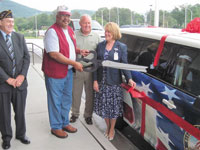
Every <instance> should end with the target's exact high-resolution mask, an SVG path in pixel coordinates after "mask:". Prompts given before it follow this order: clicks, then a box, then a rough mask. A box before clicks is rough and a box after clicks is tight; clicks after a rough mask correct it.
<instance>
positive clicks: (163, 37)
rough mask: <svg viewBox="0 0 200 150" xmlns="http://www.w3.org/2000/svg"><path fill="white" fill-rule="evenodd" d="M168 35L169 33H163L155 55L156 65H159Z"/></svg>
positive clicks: (154, 64)
mask: <svg viewBox="0 0 200 150" xmlns="http://www.w3.org/2000/svg"><path fill="white" fill-rule="evenodd" d="M167 36H168V35H163V36H162V38H161V39H160V44H159V46H158V50H157V52H156V56H155V59H154V63H153V66H154V67H156V66H157V65H158V62H159V59H160V55H161V53H162V50H163V48H164V44H165V40H166V38H167Z"/></svg>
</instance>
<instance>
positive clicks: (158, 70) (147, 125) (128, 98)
mask: <svg viewBox="0 0 200 150" xmlns="http://www.w3.org/2000/svg"><path fill="white" fill-rule="evenodd" d="M121 33H122V39H121V41H122V42H123V43H125V44H127V48H128V62H129V63H130V64H139V65H146V66H148V71H147V73H142V72H137V71H132V78H133V80H134V81H135V82H136V84H137V86H136V89H135V90H129V86H128V85H126V84H123V87H124V115H123V120H124V121H125V122H126V123H127V124H128V125H129V126H131V127H132V128H133V129H134V130H136V131H137V132H138V133H139V134H140V135H141V136H142V137H143V138H144V139H145V140H146V141H147V142H148V143H150V144H151V145H152V146H153V147H154V148H155V149H156V150H184V149H185V150H189V149H190V150H193V149H195V150H196V149H197V150H198V149H200V130H199V128H200V34H198V33H187V32H182V31H181V29H166V28H127V29H126V28H123V29H121ZM155 47H156V48H155ZM147 62H148V64H147ZM149 62H150V63H149ZM127 90H129V93H127ZM116 125H117V126H118V128H119V125H122V124H121V123H119V122H118V123H117V124H116ZM122 127H123V126H121V127H120V128H122Z"/></svg>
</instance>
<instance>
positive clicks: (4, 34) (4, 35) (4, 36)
mask: <svg viewBox="0 0 200 150" xmlns="http://www.w3.org/2000/svg"><path fill="white" fill-rule="evenodd" d="M0 31H1V33H2V35H3V38H4V40H6V35H7V34H6V33H5V32H4V31H2V30H0ZM11 34H12V32H11V33H9V34H8V35H10V36H9V37H11Z"/></svg>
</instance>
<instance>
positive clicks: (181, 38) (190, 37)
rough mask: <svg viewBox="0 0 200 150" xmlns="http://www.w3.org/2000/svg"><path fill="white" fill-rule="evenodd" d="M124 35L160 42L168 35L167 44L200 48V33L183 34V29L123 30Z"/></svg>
mask: <svg viewBox="0 0 200 150" xmlns="http://www.w3.org/2000/svg"><path fill="white" fill-rule="evenodd" d="M120 31H121V33H122V34H129V35H135V36H141V37H145V38H150V39H155V40H160V39H161V38H162V36H164V35H167V38H166V40H165V41H166V42H170V43H175V44H180V45H185V46H190V47H195V48H200V33H189V32H182V31H181V29H173V28H122V29H120Z"/></svg>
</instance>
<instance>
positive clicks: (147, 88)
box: [138, 82, 153, 95]
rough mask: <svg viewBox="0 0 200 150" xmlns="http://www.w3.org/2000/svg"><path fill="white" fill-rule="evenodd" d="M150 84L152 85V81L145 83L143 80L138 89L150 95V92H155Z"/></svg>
mask: <svg viewBox="0 0 200 150" xmlns="http://www.w3.org/2000/svg"><path fill="white" fill-rule="evenodd" d="M149 86H150V83H149V84H145V83H144V82H142V86H140V87H138V91H140V92H144V93H145V94H146V95H148V92H151V93H153V91H152V90H151V89H150V88H149Z"/></svg>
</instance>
